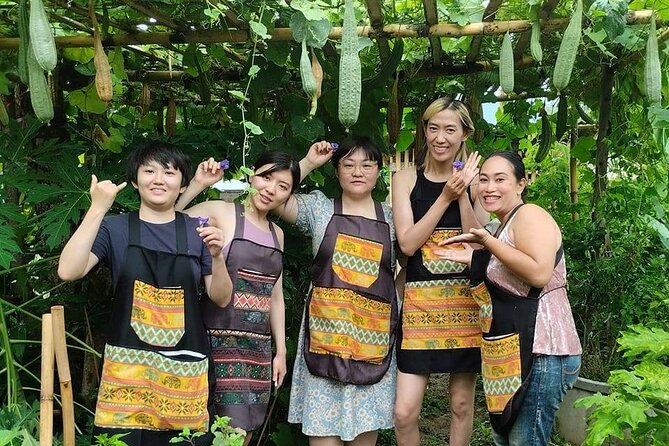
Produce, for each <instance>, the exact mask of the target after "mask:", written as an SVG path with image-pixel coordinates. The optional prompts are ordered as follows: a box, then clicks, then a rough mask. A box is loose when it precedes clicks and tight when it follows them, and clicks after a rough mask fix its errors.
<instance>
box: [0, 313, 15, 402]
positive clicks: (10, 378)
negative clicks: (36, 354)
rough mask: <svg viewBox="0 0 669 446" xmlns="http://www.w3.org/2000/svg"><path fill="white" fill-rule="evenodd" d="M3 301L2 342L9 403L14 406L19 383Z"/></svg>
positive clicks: (1, 316) (0, 333)
mask: <svg viewBox="0 0 669 446" xmlns="http://www.w3.org/2000/svg"><path fill="white" fill-rule="evenodd" d="M2 303H3V302H2V300H0V342H1V343H2V348H3V349H4V356H5V369H6V370H7V404H8V405H9V406H10V407H12V406H15V405H16V404H17V403H18V396H17V389H18V385H17V376H16V369H14V355H13V354H12V346H11V343H10V340H9V327H7V323H6V321H5V310H4V308H3V305H2Z"/></svg>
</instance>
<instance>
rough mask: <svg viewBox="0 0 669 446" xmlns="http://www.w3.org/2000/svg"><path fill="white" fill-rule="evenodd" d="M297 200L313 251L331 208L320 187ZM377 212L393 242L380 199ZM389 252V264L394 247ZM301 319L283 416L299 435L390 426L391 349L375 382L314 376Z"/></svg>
mask: <svg viewBox="0 0 669 446" xmlns="http://www.w3.org/2000/svg"><path fill="white" fill-rule="evenodd" d="M297 203H298V215H297V222H296V224H297V227H298V228H299V229H300V230H301V231H302V232H304V233H305V234H306V235H307V236H310V237H311V240H312V250H313V255H314V256H315V255H316V253H317V251H318V248H319V247H320V245H321V241H322V240H323V236H324V234H325V229H326V227H327V225H328V223H329V221H330V218H331V217H332V215H333V213H334V204H333V200H332V199H329V198H327V197H326V196H325V195H324V194H323V193H322V192H320V191H315V192H312V193H310V194H307V195H297ZM383 212H384V215H385V218H386V221H387V222H388V224H389V225H390V233H391V237H392V240H393V244H394V243H395V229H394V226H393V220H392V213H391V210H390V208H389V207H388V206H386V205H385V204H384V205H383ZM391 253H392V261H393V263H394V262H395V253H394V247H393V249H391ZM302 317H303V318H304V315H303V316H302ZM302 322H303V323H302V328H301V329H300V337H299V340H298V346H297V358H296V359H295V366H294V369H293V383H292V387H291V389H290V407H289V411H288V421H289V422H291V423H302V432H303V433H304V434H305V435H309V436H316V437H325V436H335V437H340V438H341V439H342V440H343V441H351V440H353V439H355V437H357V436H358V435H359V434H361V433H364V432H368V431H375V430H377V429H387V428H392V427H393V407H394V404H395V384H396V381H397V365H396V362H395V355H394V353H393V357H392V361H391V363H390V367H389V369H388V372H387V373H386V374H385V376H384V377H383V378H382V379H381V381H379V382H378V383H376V384H371V385H353V384H343V383H340V382H338V381H334V380H330V379H327V378H321V377H318V376H314V375H312V374H311V373H309V370H308V369H307V365H306V363H305V361H304V355H303V343H304V320H303V321H302Z"/></svg>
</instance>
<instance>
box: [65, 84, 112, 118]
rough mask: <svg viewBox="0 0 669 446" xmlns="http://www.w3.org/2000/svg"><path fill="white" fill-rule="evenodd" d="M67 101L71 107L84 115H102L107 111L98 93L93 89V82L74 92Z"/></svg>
mask: <svg viewBox="0 0 669 446" xmlns="http://www.w3.org/2000/svg"><path fill="white" fill-rule="evenodd" d="M67 99H68V101H69V102H70V104H71V105H73V106H75V107H77V108H78V109H79V110H81V111H82V112H84V113H96V114H102V113H104V112H105V110H107V104H105V103H104V102H103V101H102V100H100V97H99V96H98V92H97V90H96V89H95V82H93V83H91V84H90V85H88V86H87V87H84V88H81V89H79V90H74V91H73V92H71V93H70V94H69V95H68V96H67Z"/></svg>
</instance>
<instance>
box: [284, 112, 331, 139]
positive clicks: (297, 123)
mask: <svg viewBox="0 0 669 446" xmlns="http://www.w3.org/2000/svg"><path fill="white" fill-rule="evenodd" d="M290 128H291V130H292V131H293V134H294V135H295V136H296V137H298V138H301V139H303V140H304V141H307V142H309V143H311V142H312V141H315V140H316V138H319V137H321V136H322V135H323V134H324V133H325V125H324V124H323V121H321V120H320V119H318V118H315V117H311V118H310V117H306V116H299V115H297V116H293V118H292V119H291V120H290Z"/></svg>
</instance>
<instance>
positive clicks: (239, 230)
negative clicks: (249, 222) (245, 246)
mask: <svg viewBox="0 0 669 446" xmlns="http://www.w3.org/2000/svg"><path fill="white" fill-rule="evenodd" d="M244 212H245V210H244V206H243V205H242V204H241V203H237V202H235V235H234V238H244V223H246V218H244Z"/></svg>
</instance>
